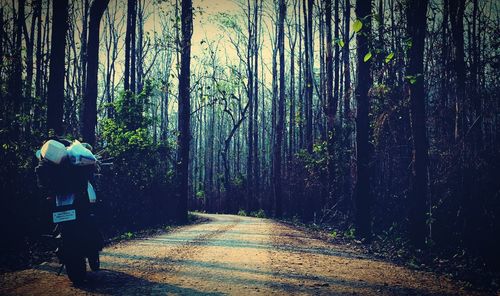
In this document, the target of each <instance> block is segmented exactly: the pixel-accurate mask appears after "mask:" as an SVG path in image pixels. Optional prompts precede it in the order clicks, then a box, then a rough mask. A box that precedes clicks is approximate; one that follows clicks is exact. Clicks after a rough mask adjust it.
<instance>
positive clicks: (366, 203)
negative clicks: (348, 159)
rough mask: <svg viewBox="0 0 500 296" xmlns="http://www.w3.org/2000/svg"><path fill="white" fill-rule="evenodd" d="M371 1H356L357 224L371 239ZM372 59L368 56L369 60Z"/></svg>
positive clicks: (360, 232) (362, 234) (361, 232)
mask: <svg viewBox="0 0 500 296" xmlns="http://www.w3.org/2000/svg"><path fill="white" fill-rule="evenodd" d="M371 6H372V1H371V0H357V1H356V17H357V21H358V22H361V24H362V26H363V27H362V29H361V31H359V32H358V33H357V34H356V44H357V47H356V55H357V58H356V61H357V62H356V65H357V67H356V70H357V72H356V75H357V77H356V90H355V96H356V102H357V113H356V146H357V151H356V161H357V162H356V164H357V170H356V174H357V175H356V197H355V203H356V224H357V230H359V235H360V236H361V237H362V238H365V239H369V238H370V236H371V203H372V199H371V190H370V150H371V149H370V142H369V129H370V123H369V118H368V112H369V109H370V103H369V95H368V91H369V90H370V87H371V85H372V76H371V73H370V68H371V60H370V59H369V58H368V59H366V58H365V57H367V54H369V52H370V45H369V42H370V40H371ZM368 57H369V56H368Z"/></svg>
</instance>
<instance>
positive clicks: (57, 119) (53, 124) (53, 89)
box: [47, 0, 68, 135]
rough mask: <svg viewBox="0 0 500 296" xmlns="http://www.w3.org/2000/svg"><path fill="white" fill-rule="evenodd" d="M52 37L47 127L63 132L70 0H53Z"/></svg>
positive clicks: (58, 132)
mask: <svg viewBox="0 0 500 296" xmlns="http://www.w3.org/2000/svg"><path fill="white" fill-rule="evenodd" d="M52 9H53V14H52V35H51V36H52V37H51V40H52V41H51V50H50V69H49V72H50V74H49V84H48V90H47V129H48V130H53V131H54V132H55V134H56V135H62V133H63V110H64V69H65V65H64V60H65V59H64V56H65V47H66V32H67V31H68V0H60V1H53V2H52Z"/></svg>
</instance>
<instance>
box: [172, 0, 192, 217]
mask: <svg viewBox="0 0 500 296" xmlns="http://www.w3.org/2000/svg"><path fill="white" fill-rule="evenodd" d="M181 21H182V25H181V31H182V40H181V44H180V45H181V65H180V66H181V67H180V68H181V69H180V75H179V107H178V108H179V109H178V113H179V115H178V125H179V136H178V138H177V142H178V155H177V157H178V161H177V179H178V186H179V187H178V188H179V189H178V193H177V194H178V206H177V211H176V213H177V215H178V216H177V218H178V220H179V221H180V222H186V221H187V208H188V195H189V187H188V184H189V182H188V179H189V143H190V141H191V134H190V113H191V112H190V110H191V107H190V81H191V35H192V33H193V4H192V1H191V0H182V1H181Z"/></svg>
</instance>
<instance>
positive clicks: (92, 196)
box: [87, 182, 97, 203]
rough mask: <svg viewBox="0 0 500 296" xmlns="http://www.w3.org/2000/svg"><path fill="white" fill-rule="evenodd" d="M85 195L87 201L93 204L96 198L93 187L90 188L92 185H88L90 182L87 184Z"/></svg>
mask: <svg viewBox="0 0 500 296" xmlns="http://www.w3.org/2000/svg"><path fill="white" fill-rule="evenodd" d="M87 193H88V195H89V201H90V202H91V203H95V202H96V201H97V196H96V194H95V190H94V187H93V186H92V184H90V182H88V185H87Z"/></svg>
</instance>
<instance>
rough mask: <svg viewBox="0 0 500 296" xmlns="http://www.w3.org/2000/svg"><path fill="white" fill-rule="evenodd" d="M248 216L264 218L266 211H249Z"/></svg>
mask: <svg viewBox="0 0 500 296" xmlns="http://www.w3.org/2000/svg"><path fill="white" fill-rule="evenodd" d="M250 216H252V217H256V218H266V212H265V211H264V210H263V209H259V210H258V211H254V212H251V213H250Z"/></svg>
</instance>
